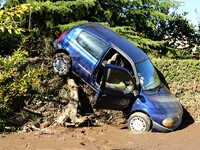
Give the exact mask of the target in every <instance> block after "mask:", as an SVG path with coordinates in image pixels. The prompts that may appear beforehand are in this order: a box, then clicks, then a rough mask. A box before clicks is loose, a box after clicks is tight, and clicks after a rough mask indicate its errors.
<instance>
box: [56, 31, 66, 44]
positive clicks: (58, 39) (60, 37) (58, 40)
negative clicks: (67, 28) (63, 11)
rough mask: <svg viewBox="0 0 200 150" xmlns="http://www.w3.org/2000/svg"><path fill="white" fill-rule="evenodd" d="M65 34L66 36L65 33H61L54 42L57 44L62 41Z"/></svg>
mask: <svg viewBox="0 0 200 150" xmlns="http://www.w3.org/2000/svg"><path fill="white" fill-rule="evenodd" d="M65 34H66V32H64V33H62V34H61V35H60V36H59V38H57V40H56V41H57V42H60V40H61V39H62V37H63V36H65Z"/></svg>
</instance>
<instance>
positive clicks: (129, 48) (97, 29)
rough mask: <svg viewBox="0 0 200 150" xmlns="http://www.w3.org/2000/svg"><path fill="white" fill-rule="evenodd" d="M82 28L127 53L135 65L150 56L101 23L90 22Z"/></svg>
mask: <svg viewBox="0 0 200 150" xmlns="http://www.w3.org/2000/svg"><path fill="white" fill-rule="evenodd" d="M80 27H81V28H83V29H84V30H87V31H89V32H91V33H93V34H95V35H97V36H98V37H100V38H101V39H103V40H104V41H106V42H108V43H109V44H114V45H115V46H117V47H118V48H119V49H120V50H121V51H123V52H124V53H126V54H127V55H128V56H129V57H130V58H131V59H132V60H133V61H134V63H137V62H140V61H143V60H145V59H147V58H148V56H147V55H146V54H145V53H144V52H143V51H142V50H141V49H139V48H138V47H136V46H135V45H134V44H133V43H131V42H130V41H128V40H127V39H125V38H124V37H122V36H120V35H119V34H117V33H115V32H114V31H112V30H111V29H109V28H107V27H105V26H103V25H101V24H99V23H96V22H90V23H86V24H83V25H81V26H80Z"/></svg>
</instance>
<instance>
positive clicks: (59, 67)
mask: <svg viewBox="0 0 200 150" xmlns="http://www.w3.org/2000/svg"><path fill="white" fill-rule="evenodd" d="M53 66H54V70H55V71H56V72H58V73H60V74H63V73H65V72H67V69H68V68H67V62H66V60H65V59H64V58H63V57H57V58H55V60H54V62H53Z"/></svg>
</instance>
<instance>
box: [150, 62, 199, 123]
mask: <svg viewBox="0 0 200 150" xmlns="http://www.w3.org/2000/svg"><path fill="white" fill-rule="evenodd" d="M152 62H153V64H154V65H155V67H156V68H157V69H158V70H159V71H160V72H161V73H162V74H163V76H164V78H165V79H166V81H167V83H168V85H169V88H170V89H171V91H172V93H174V94H175V95H176V97H177V98H178V99H179V101H180V102H181V104H182V105H183V107H184V108H185V109H186V110H187V111H188V112H189V113H190V115H191V116H192V117H193V119H194V120H196V121H197V120H200V60H174V59H152Z"/></svg>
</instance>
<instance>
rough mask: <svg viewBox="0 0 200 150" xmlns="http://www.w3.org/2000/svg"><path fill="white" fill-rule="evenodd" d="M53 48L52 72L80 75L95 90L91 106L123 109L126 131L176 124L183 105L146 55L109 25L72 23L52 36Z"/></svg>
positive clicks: (167, 127) (160, 128) (164, 129)
mask: <svg viewBox="0 0 200 150" xmlns="http://www.w3.org/2000/svg"><path fill="white" fill-rule="evenodd" d="M53 52H54V57H53V69H54V71H55V73H57V74H59V75H60V76H66V75H67V74H68V73H69V72H71V71H72V72H73V73H74V74H76V75H77V76H78V77H80V78H81V79H82V80H83V81H84V82H85V83H87V84H88V85H89V86H90V87H91V88H92V89H94V90H95V91H96V95H95V97H94V106H93V107H94V108H98V109H110V110H120V111H123V113H124V114H125V116H126V117H127V126H128V128H129V129H130V130H136V131H161V132H168V131H173V130H174V129H176V128H177V127H178V126H179V125H180V124H181V121H182V115H183V108H182V106H181V104H180V103H179V101H178V100H177V99H176V98H175V96H174V95H173V94H171V92H170V91H169V89H168V88H167V87H166V86H165V85H164V84H163V83H162V82H161V81H160V79H159V76H158V74H157V72H156V70H155V68H154V66H153V65H152V63H151V61H150V60H149V58H148V56H147V55H146V54H145V53H144V52H143V51H142V50H140V49H139V48H138V47H136V46H135V45H133V44H132V43H131V42H129V41H128V40H127V39H125V38H123V37H122V36H120V35H118V34H117V33H115V32H114V31H112V30H110V29H109V28H107V27H105V26H103V25H101V24H99V23H86V24H83V25H79V26H76V27H73V28H72V29H71V30H69V31H68V32H65V33H63V34H61V36H60V37H59V38H58V39H56V40H55V42H54V44H53Z"/></svg>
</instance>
